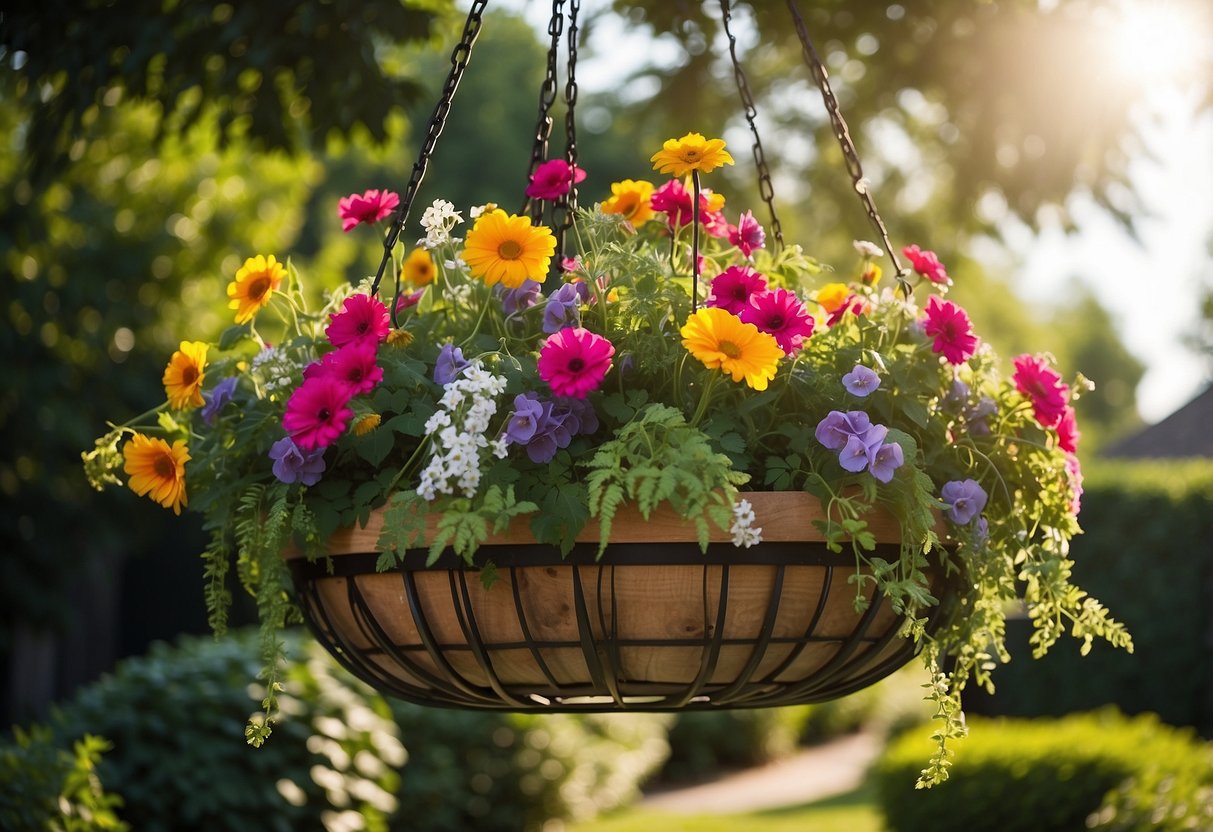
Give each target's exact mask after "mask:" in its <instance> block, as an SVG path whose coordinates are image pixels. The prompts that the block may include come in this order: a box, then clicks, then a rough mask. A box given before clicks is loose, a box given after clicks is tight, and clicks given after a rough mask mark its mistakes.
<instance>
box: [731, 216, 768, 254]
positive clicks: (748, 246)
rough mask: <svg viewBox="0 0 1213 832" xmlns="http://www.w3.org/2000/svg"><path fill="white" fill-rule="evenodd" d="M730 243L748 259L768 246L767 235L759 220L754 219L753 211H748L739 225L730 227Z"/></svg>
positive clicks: (739, 221) (738, 222)
mask: <svg viewBox="0 0 1213 832" xmlns="http://www.w3.org/2000/svg"><path fill="white" fill-rule="evenodd" d="M729 242H730V243H732V244H733V245H735V246H737V248H739V249H741V253H742V254H744V255H745V256H746V257H749V256H750V254H752V253H753V251H754V249H757V248H762V247H763V246H764V245H766V242H767V234H766V232H765V231H763V230H762V226H761V225H759V223H758V220H756V219H754V212H753V211H746V212H745V213H744V214H742V215H741V219H739V220H738V221H737V225H730V226H729Z"/></svg>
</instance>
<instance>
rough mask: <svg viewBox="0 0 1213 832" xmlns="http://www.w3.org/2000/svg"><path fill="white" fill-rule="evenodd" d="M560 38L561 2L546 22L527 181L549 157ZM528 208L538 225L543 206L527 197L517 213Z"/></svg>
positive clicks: (554, 0) (555, 2)
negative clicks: (545, 53)
mask: <svg viewBox="0 0 1213 832" xmlns="http://www.w3.org/2000/svg"><path fill="white" fill-rule="evenodd" d="M562 34H564V0H552V17H551V19H550V20H548V35H549V36H550V38H551V40H550V42H549V44H548V64H547V74H546V75H545V76H544V79H543V84H542V85H541V86H540V87H539V118H538V120H537V121H536V123H535V142H534V145H533V146H532V147H531V165H530V168H529V169H528V170H527V178H528V180H529V179H530V177H531V176H533V175H534V173H535V171H536V169H538V167H539V166H540V165H541V164H543V162H544V161H545V160H546V159H547V155H548V137H549V136H551V135H552V116H551V110H552V105H553V104H554V103H556V90H557V88H558V87H559V80H558V79H557V77H556V70H557V67H558V66H559V63H560V36H561V35H562ZM528 208H529V209H530V212H531V219H533V220H535V221H536V222H538V221H539V219H540V218H541V217H542V215H543V202H542V201H532V200H531V198H530V197H529V196H528V197H527V198H526V199H525V201H524V202H523V203H522V209H521V210H520V211H519V212H518V213H520V214H525V213H526V212H527V209H528Z"/></svg>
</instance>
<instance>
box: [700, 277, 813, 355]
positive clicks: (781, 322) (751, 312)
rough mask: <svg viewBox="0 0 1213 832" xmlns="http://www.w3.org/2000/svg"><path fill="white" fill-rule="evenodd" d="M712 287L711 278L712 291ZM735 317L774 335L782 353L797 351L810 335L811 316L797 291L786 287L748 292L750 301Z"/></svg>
mask: <svg viewBox="0 0 1213 832" xmlns="http://www.w3.org/2000/svg"><path fill="white" fill-rule="evenodd" d="M717 279H719V278H717ZM715 286H716V283H715V281H713V282H712V287H713V290H715ZM738 317H739V318H741V320H742V321H743V322H745V323H747V324H753V325H754V326H756V327H758V328H759V329H760V330H762V331H763V332H765V333H767V334H769V335H774V336H775V340H776V341H778V342H779V347H780V349H782V350H783V352H784V354H785V355H791V354H792V353H794V352H796V351H797V350H799V349H800V348H801V347H803V346H804V341H805V339H806V338H808V337H809V336H810V335H812V334H813V316H812V315H810V314H809V310H808V309H806V308H805V305H804V304H803V303H801V301H800V298H798V297H796V293H795V292H789V291H788V290H787V289H775V290H773V291H770V292H764V293H762V294H758V295H751V296H750V302H749V303H748V304H746V305H745V306H744V307H743V308H742V310H741V314H740V315H738Z"/></svg>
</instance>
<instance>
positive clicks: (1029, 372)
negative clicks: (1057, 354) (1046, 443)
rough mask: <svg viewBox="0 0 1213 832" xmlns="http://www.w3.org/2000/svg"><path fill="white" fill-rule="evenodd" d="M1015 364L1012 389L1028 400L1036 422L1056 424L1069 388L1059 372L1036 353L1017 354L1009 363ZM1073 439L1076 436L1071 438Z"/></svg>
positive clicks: (1051, 425)
mask: <svg viewBox="0 0 1213 832" xmlns="http://www.w3.org/2000/svg"><path fill="white" fill-rule="evenodd" d="M1012 363H1013V364H1014V365H1015V374H1014V376H1012V378H1013V379H1014V381H1015V389H1016V390H1018V391H1019V392H1020V393H1023V394H1024V395H1025V396H1027V397H1028V400H1029V401H1031V402H1032V411H1033V412H1034V413H1035V415H1036V421H1037V422H1039V423H1040V425H1041V426H1042V427H1046V428H1051V427H1056V426H1057V425H1058V424H1059V423H1060V422H1061V420H1062V418H1063V417H1064V416H1065V414H1066V400H1067V397H1068V395H1069V392H1070V388H1069V387H1067V386H1066V384H1065V383H1064V382H1062V380H1061V375H1060V374H1059V373H1058V372H1057V371H1056V370H1054V369H1053V368H1052V367H1050V366H1049V365H1048V362H1047V361H1046V360H1045V359H1044V358H1042V357H1040V356H1036V355H1021V356H1018V357H1017V358H1015V360H1014V361H1013V362H1012ZM1075 441H1076V442H1077V437H1075Z"/></svg>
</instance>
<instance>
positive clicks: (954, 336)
mask: <svg viewBox="0 0 1213 832" xmlns="http://www.w3.org/2000/svg"><path fill="white" fill-rule="evenodd" d="M926 313H927V316H926V321H925V323H924V324H923V332H925V333H926V334H927V335H928V336H930V337H932V338H934V339H935V344H934V346H932V347H931V349H932V350H934V351H935V352H937V353H940V354H942V355H943V357H944V358H946V359H947V360H948V363H949V364H963V363H964V362H966V361H968V360H969V359H970V358H972V357H973V353H975V352H977V343H978V338H977V336H976V335H974V334H973V324H972V323H971V322H970V321H969V316H968V315H966V314H965V311H964V310H963V309H961V308H960V307H959V306H957V305H956V304H954V303H952V301H950V300H940V299H939V298H938V297H937V296H935V295H931V299H930V300H928V301H927V309H926Z"/></svg>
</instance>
